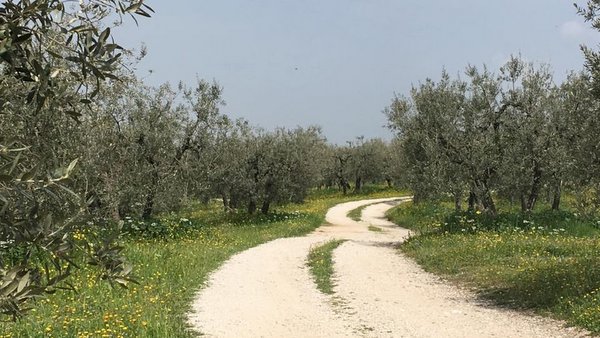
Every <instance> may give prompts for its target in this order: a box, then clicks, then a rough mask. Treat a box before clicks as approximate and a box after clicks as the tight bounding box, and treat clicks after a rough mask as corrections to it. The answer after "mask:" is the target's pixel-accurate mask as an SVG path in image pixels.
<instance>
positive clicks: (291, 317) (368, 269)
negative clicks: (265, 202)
mask: <svg viewBox="0 0 600 338" xmlns="http://www.w3.org/2000/svg"><path fill="white" fill-rule="evenodd" d="M406 200H407V198H393V199H377V200H365V201H358V202H350V203H344V204H340V205H337V206H335V207H333V208H332V209H330V210H329V212H328V213H327V217H326V220H327V223H328V224H326V225H323V226H321V227H320V228H318V229H317V230H316V231H315V232H313V233H311V234H310V235H308V236H305V237H299V238H287V239H278V240H274V241H271V242H269V243H265V244H263V245H260V246H258V247H255V248H252V249H249V250H246V251H244V252H242V253H240V254H237V255H235V256H234V257H232V258H231V259H230V260H229V261H227V262H226V263H225V264H224V265H223V266H222V267H221V268H220V269H219V270H217V271H216V272H215V273H213V274H212V276H211V278H210V280H209V282H208V285H207V286H206V287H205V288H204V289H202V290H201V291H200V292H199V293H198V295H197V298H196V299H195V301H194V305H193V312H192V313H191V314H190V316H189V322H190V324H191V325H192V327H193V328H194V329H195V330H197V331H198V332H201V333H202V334H203V335H207V336H212V337H432V338H433V337H523V338H533V337H543V338H546V337H583V336H584V334H583V333H581V332H579V331H577V330H574V329H570V328H564V327H562V326H561V324H560V323H558V322H555V321H552V320H549V319H542V318H539V317H533V316H528V315H525V314H522V313H517V312H513V311H509V310H501V309H497V308H493V307H489V306H486V305H484V304H481V303H480V302H478V301H477V300H476V298H475V297H474V296H473V295H472V294H470V293H469V292H467V291H464V290H459V289H457V288H455V287H452V286H450V285H448V284H446V283H444V282H443V281H442V280H440V279H439V278H436V277H435V276H433V275H431V274H428V273H426V272H424V271H423V270H422V269H421V268H420V267H419V266H418V265H416V264H415V263H414V262H413V261H411V260H410V259H408V258H406V257H404V256H403V255H401V254H399V253H398V250H396V249H395V248H394V247H395V246H396V245H398V244H399V243H401V242H402V240H403V239H405V238H406V237H407V236H408V235H409V232H408V231H407V230H406V229H402V228H399V227H397V226H395V225H394V224H392V223H390V222H388V221H386V220H385V219H383V217H384V216H383V215H384V213H385V211H386V210H387V209H389V208H391V207H392V206H393V205H395V204H397V203H400V202H401V201H406ZM367 204H371V205H370V206H368V207H366V208H365V209H364V210H363V214H362V221H361V222H355V221H353V220H351V219H350V218H348V217H347V216H346V215H347V213H348V212H349V211H350V210H352V209H354V208H357V207H359V206H362V205H367ZM369 225H373V226H377V227H379V228H380V229H382V230H383V231H382V232H374V231H369V230H368V226H369ZM333 238H336V239H347V240H348V241H347V242H345V243H343V244H342V245H341V246H340V247H338V248H337V249H336V250H335V251H334V269H335V279H336V284H337V285H336V286H335V288H334V291H335V295H333V296H326V295H323V294H321V293H320V292H319V291H317V289H316V287H315V284H314V282H313V280H312V278H311V276H310V272H309V270H308V268H307V267H306V257H307V255H308V252H309V250H310V248H311V247H312V246H315V245H318V244H321V243H323V242H326V241H328V240H330V239H333Z"/></svg>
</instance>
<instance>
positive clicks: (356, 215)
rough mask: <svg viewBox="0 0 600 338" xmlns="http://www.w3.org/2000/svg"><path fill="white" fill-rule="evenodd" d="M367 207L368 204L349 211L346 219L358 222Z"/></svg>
mask: <svg viewBox="0 0 600 338" xmlns="http://www.w3.org/2000/svg"><path fill="white" fill-rule="evenodd" d="M369 205H370V204H367V205H361V206H360V207H358V208H356V209H352V210H350V212H349V213H348V217H349V218H350V219H352V220H354V221H356V222H360V221H361V216H362V212H363V210H365V208H366V207H368V206H369Z"/></svg>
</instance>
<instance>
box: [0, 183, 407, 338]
mask: <svg viewBox="0 0 600 338" xmlns="http://www.w3.org/2000/svg"><path fill="white" fill-rule="evenodd" d="M370 192H371V193H370V194H368V195H367V194H365V195H358V194H352V195H347V196H344V195H342V194H341V193H339V192H336V191H331V190H320V191H315V192H314V193H313V195H312V196H310V197H309V198H308V199H307V201H306V203H304V204H290V205H287V206H283V207H278V208H276V210H275V211H274V212H273V213H272V214H270V215H268V216H262V215H253V216H250V215H247V214H245V213H241V212H240V213H224V212H223V211H222V206H221V205H219V204H218V203H214V204H210V205H208V206H205V205H192V206H190V207H189V208H186V209H185V210H183V211H180V212H178V213H173V214H169V215H163V216H161V217H159V219H158V220H157V221H161V222H163V223H164V224H163V225H165V226H167V227H168V229H169V230H168V231H166V232H164V233H166V234H167V235H166V236H162V237H158V238H154V239H151V238H134V237H127V236H126V237H124V238H123V240H122V242H123V245H124V246H125V248H126V249H125V251H126V252H125V254H126V256H127V257H128V259H129V260H130V261H131V262H132V263H133V264H134V274H135V276H136V280H137V281H139V282H140V284H139V285H135V284H130V285H129V288H128V289H121V288H115V289H111V288H110V287H109V286H108V285H107V284H104V283H99V284H98V283H97V282H96V276H95V275H94V274H93V271H91V270H89V269H86V268H83V269H82V270H77V271H75V272H74V276H73V277H72V279H71V282H72V283H73V285H74V286H75V288H76V289H77V290H78V293H77V294H75V293H72V292H58V293H56V294H54V295H50V296H49V297H48V298H47V299H43V300H40V301H38V302H37V303H32V304H31V305H32V307H33V310H32V312H31V313H30V314H29V315H28V316H27V317H25V318H24V319H22V320H21V321H19V322H16V323H12V322H0V338H13V337H14V338H16V337H102V336H104V337H195V336H196V335H195V334H194V333H193V332H191V331H190V330H189V328H188V326H187V319H186V318H187V313H188V311H189V310H190V305H191V302H192V300H193V297H194V294H195V293H196V292H197V291H198V290H199V288H201V286H202V283H203V282H204V281H206V280H207V278H208V276H209V274H210V273H211V272H213V271H214V270H215V269H217V268H218V267H219V266H221V264H223V263H224V262H225V261H226V260H227V259H229V258H230V257H231V256H232V255H233V254H235V253H238V252H240V251H243V250H246V249H248V248H251V247H254V246H256V245H259V244H262V243H265V242H267V241H270V240H273V239H276V238H281V237H294V236H303V235H305V234H307V233H309V232H311V231H313V230H314V229H316V228H317V227H319V226H320V225H321V224H322V223H323V221H324V218H325V213H326V212H327V210H328V209H329V208H330V207H332V206H334V205H336V204H338V203H343V202H348V201H352V200H358V199H363V198H364V199H366V198H383V197H392V196H398V195H400V193H399V192H397V191H394V190H391V189H379V188H377V189H376V188H373V189H372V190H371V191H370ZM172 227H173V228H175V229H171V228H172ZM161 229H162V228H161ZM90 231H92V230H90ZM161 233H162V232H161ZM240 282H241V283H242V282H243V281H240Z"/></svg>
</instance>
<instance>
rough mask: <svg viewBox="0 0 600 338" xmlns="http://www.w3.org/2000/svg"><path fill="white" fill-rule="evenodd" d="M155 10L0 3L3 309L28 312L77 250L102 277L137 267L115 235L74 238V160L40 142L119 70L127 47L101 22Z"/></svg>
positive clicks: (124, 4) (45, 0)
mask: <svg viewBox="0 0 600 338" xmlns="http://www.w3.org/2000/svg"><path fill="white" fill-rule="evenodd" d="M149 12H151V9H150V7H148V6H146V5H145V4H144V3H143V1H142V0H139V1H120V0H108V1H104V0H102V1H100V0H90V1H81V2H79V3H76V4H75V3H72V2H70V1H59V0H29V1H18V2H15V1H11V0H7V1H3V3H2V7H1V8H0V73H1V74H2V76H1V77H0V107H1V108H0V119H2V122H4V121H6V124H4V123H2V124H1V125H2V126H3V134H2V135H3V136H2V137H0V248H1V249H2V250H1V251H0V277H1V278H2V281H1V282H0V294H2V297H0V313H2V314H5V315H9V316H11V317H12V318H18V317H20V316H22V315H23V314H24V312H25V310H26V308H25V304H26V303H27V302H28V301H30V300H31V299H33V298H36V297H40V296H42V295H43V294H44V293H46V292H50V291H52V290H53V288H56V287H57V286H58V285H59V284H60V283H61V282H63V281H64V280H65V279H66V278H67V277H68V276H69V274H70V272H71V270H72V268H73V267H74V266H75V264H74V259H75V258H76V256H77V255H78V254H79V252H84V253H86V254H88V255H89V258H88V260H89V262H90V263H93V264H94V265H97V266H99V268H100V269H99V278H101V279H108V280H110V281H116V282H118V283H125V282H126V281H127V280H128V275H129V272H130V271H131V267H130V266H129V265H128V264H126V262H125V261H124V260H123V259H122V258H121V257H120V256H119V250H120V249H119V248H118V247H116V246H114V245H113V244H112V243H111V241H108V240H107V241H104V243H97V244H95V245H92V243H90V242H89V241H87V240H83V241H76V240H74V234H75V233H76V231H77V229H78V226H79V224H80V221H81V219H80V218H79V217H78V216H79V215H80V214H81V212H82V210H83V208H82V204H81V199H80V198H79V196H78V195H77V194H75V193H73V191H72V190H71V189H69V188H68V186H69V185H70V183H69V178H70V177H71V176H72V174H73V171H74V170H75V168H76V163H77V160H76V158H74V157H73V158H71V160H70V161H66V162H63V160H64V158H65V154H64V153H63V152H62V147H61V146H60V145H59V144H58V145H54V146H44V145H43V143H44V142H45V141H48V142H49V141H50V139H46V138H45V137H48V136H49V135H56V134H60V133H68V132H69V129H68V128H69V127H66V128H65V129H62V128H63V126H62V125H61V123H59V122H56V120H62V119H63V117H64V116H63V115H68V116H71V117H72V118H74V119H77V118H78V117H80V116H81V115H82V111H83V107H82V105H87V104H90V103H91V102H92V100H93V99H94V98H95V97H96V96H97V94H98V92H99V88H100V87H101V82H102V81H104V80H105V79H107V78H116V75H115V71H116V70H117V69H118V68H119V67H120V59H121V55H122V54H121V51H122V48H121V47H120V46H119V45H118V44H116V43H114V42H113V41H112V39H111V31H110V28H109V27H103V24H102V22H103V21H104V19H106V18H107V17H109V16H111V15H112V14H113V13H117V14H118V15H119V16H121V15H125V14H137V15H143V16H149ZM102 28H103V29H102ZM12 126H15V127H22V128H27V127H30V126H32V127H33V128H32V130H37V131H40V132H47V134H44V135H43V137H40V138H38V139H37V140H36V139H33V140H32V139H29V138H23V137H22V136H21V137H18V136H19V135H17V137H14V138H9V137H8V136H4V135H9V134H8V133H4V132H5V131H6V129H7V128H10V127H12ZM46 127H47V128H48V130H45V129H44V128H46ZM5 128H6V129H5ZM30 141H33V142H35V143H36V144H33V145H32V144H30V143H29V142H30ZM39 149H44V152H40V151H38V150H39ZM55 155H56V156H55ZM59 162H60V163H59ZM54 165H57V166H56V167H52V166H54ZM63 285H64V284H63ZM67 285H68V284H67Z"/></svg>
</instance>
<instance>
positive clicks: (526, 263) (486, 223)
mask: <svg viewBox="0 0 600 338" xmlns="http://www.w3.org/2000/svg"><path fill="white" fill-rule="evenodd" d="M388 216H390V218H391V219H392V220H393V221H394V222H395V223H397V224H400V225H404V226H407V227H412V228H413V229H416V230H420V232H421V233H422V234H421V235H418V236H414V237H412V238H410V239H409V240H407V241H406V242H405V243H404V244H403V245H402V246H401V250H402V251H403V252H404V253H406V254H407V255H408V256H410V257H412V258H414V259H415V260H416V261H417V262H418V263H419V264H420V265H422V266H423V267H424V268H425V270H427V271H430V272H433V273H436V274H440V275H443V276H444V277H446V278H448V279H450V280H452V281H454V282H457V283H459V284H463V285H467V286H471V287H475V288H476V289H477V290H479V294H480V296H481V297H482V298H485V299H488V300H491V301H493V302H495V303H496V304H499V305H503V306H509V307H512V308H517V309H530V310H533V311H535V312H537V313H538V314H542V315H550V316H552V317H555V318H558V319H563V320H566V321H567V322H568V323H569V324H571V325H577V326H580V327H583V328H586V329H588V330H590V331H592V332H593V333H595V334H600V259H599V257H600V229H599V228H598V227H597V226H596V225H595V224H597V223H596V222H594V221H591V220H583V219H580V218H578V217H577V215H576V214H575V213H572V212H569V211H562V212H552V211H550V210H541V211H536V212H534V213H533V214H531V215H530V216H527V217H524V216H523V215H521V214H520V213H519V212H513V211H508V212H505V213H502V214H500V215H499V216H498V217H497V218H495V219H493V220H491V219H489V218H486V217H485V216H484V215H479V214H476V213H467V212H461V213H455V212H453V211H452V208H451V206H450V205H445V204H442V205H433V204H426V203H423V204H422V205H419V206H412V205H410V204H406V205H401V206H400V207H398V208H396V209H394V210H393V211H391V212H389V213H388Z"/></svg>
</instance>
